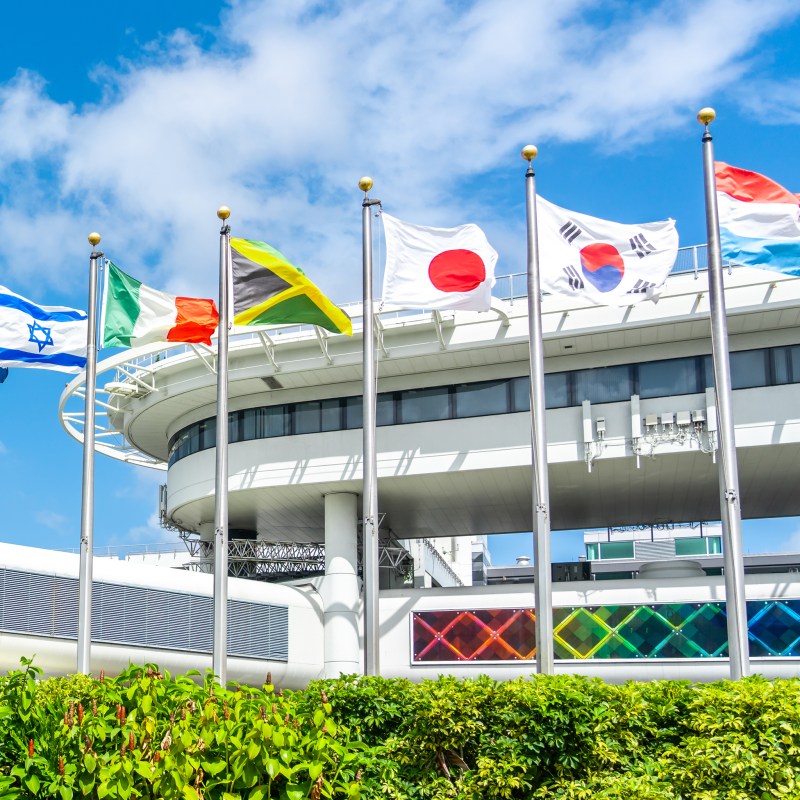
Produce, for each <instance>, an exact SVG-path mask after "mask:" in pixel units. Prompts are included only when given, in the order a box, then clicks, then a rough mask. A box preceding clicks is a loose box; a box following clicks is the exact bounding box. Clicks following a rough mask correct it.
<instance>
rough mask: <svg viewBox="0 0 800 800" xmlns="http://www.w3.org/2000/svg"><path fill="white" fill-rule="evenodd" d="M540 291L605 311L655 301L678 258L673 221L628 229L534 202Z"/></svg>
mask: <svg viewBox="0 0 800 800" xmlns="http://www.w3.org/2000/svg"><path fill="white" fill-rule="evenodd" d="M536 214H537V222H538V232H539V264H540V274H541V286H542V289H543V290H544V291H546V292H550V293H551V294H562V295H567V296H570V297H575V298H581V299H584V300H587V301H589V302H591V303H595V304H597V305H604V306H627V305H630V304H631V303H638V302H641V301H642V300H657V299H658V295H659V293H660V291H661V289H662V287H663V285H664V282H665V281H666V279H667V276H668V275H669V273H670V271H671V270H672V267H673V265H674V264H675V259H676V257H677V255H678V232H677V231H676V230H675V221H674V220H671V219H670V220H665V221H664V222H646V223H643V224H640V225H626V224H622V223H619V222H609V221H608V220H604V219H598V218H597V217H590V216H588V215H587V214H578V213H576V212H574V211H568V210H566V209H564V208H559V207H558V206H556V205H553V204H552V203H550V202H548V201H547V200H545V199H544V198H542V197H538V198H537V200H536Z"/></svg>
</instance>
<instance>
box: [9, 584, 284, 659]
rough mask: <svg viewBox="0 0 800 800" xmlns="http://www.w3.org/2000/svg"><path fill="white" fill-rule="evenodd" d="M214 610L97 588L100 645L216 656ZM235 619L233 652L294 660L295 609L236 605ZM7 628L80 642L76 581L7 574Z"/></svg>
mask: <svg viewBox="0 0 800 800" xmlns="http://www.w3.org/2000/svg"><path fill="white" fill-rule="evenodd" d="M213 613H214V608H213V600H212V598H210V597H202V596H199V595H193V594H184V593H182V592H170V591H165V590H162V589H150V588H147V587H142V586H123V585H120V584H115V583H104V582H93V584H92V641H94V642H107V643H109V644H123V645H126V644H127V645H140V646H142V647H152V648H156V649H165V650H186V651H190V652H198V653H210V652H211V649H212V642H213V624H214V623H213ZM228 614H229V618H228V642H229V647H228V652H229V653H230V654H231V655H238V656H243V657H245V658H263V659H268V660H273V661H286V660H288V655H289V610H288V608H286V607H285V606H273V605H268V604H266V603H246V602H242V601H239V600H230V601H229V602H228ZM0 630H5V631H13V632H15V633H30V634H35V635H40V636H54V637H59V638H65V639H76V638H77V635H78V581H77V579H75V578H64V577H59V576H55V575H40V574H38V573H32V572H22V571H19V570H10V569H0Z"/></svg>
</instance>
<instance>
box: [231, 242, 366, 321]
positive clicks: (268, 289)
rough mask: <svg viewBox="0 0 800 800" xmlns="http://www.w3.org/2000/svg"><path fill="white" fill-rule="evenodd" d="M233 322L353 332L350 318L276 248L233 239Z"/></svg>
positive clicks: (262, 243)
mask: <svg viewBox="0 0 800 800" xmlns="http://www.w3.org/2000/svg"><path fill="white" fill-rule="evenodd" d="M231 256H232V262H233V324H234V325H281V324H298V323H305V324H309V325H318V326H319V327H320V328H325V329H326V330H329V331H331V332H332V333H344V334H347V335H348V336H352V335H353V323H352V321H351V320H350V317H349V316H347V314H346V313H345V312H344V311H342V309H341V308H339V307H338V306H337V305H335V304H334V303H332V302H331V301H330V300H329V299H328V298H327V297H326V296H325V295H324V294H323V293H322V292H321V291H320V290H319V288H318V287H317V286H316V285H315V284H314V283H312V282H311V281H310V280H309V279H308V278H307V277H306V276H305V275H304V274H303V272H302V270H300V269H298V268H297V267H295V266H294V265H293V264H291V263H290V262H289V260H288V259H287V258H286V257H285V256H284V255H283V254H282V253H279V252H278V251H277V250H276V249H275V248H274V247H270V246H269V245H268V244H265V243H264V242H255V241H251V240H250V239H235V238H234V239H231Z"/></svg>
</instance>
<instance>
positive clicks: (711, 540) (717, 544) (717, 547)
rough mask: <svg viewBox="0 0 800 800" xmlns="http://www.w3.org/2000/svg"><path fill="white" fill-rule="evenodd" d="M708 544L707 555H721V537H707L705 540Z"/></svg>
mask: <svg viewBox="0 0 800 800" xmlns="http://www.w3.org/2000/svg"><path fill="white" fill-rule="evenodd" d="M706 541H707V542H708V553H709V554H710V555H713V554H717V553H721V552H722V537H721V536H709V537H707V538H706Z"/></svg>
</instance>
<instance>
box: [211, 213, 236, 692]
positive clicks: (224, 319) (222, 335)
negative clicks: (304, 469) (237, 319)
mask: <svg viewBox="0 0 800 800" xmlns="http://www.w3.org/2000/svg"><path fill="white" fill-rule="evenodd" d="M230 215H231V210H230V209H229V208H227V206H222V207H221V208H220V209H219V210H218V211H217V216H218V217H219V218H220V220H222V227H221V228H220V231H219V327H218V329H217V451H216V471H215V476H214V644H213V653H212V657H211V662H212V663H211V667H212V671H213V673H214V675H215V676H216V678H217V680H218V681H219V683H220V684H221V685H222V686H225V683H226V681H227V672H228V327H229V325H230V313H229V312H230V309H229V307H228V305H229V302H230V296H229V294H230V289H229V285H230V253H231V228H230V225H228V223H227V222H226V220H227V219H228V217H230Z"/></svg>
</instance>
